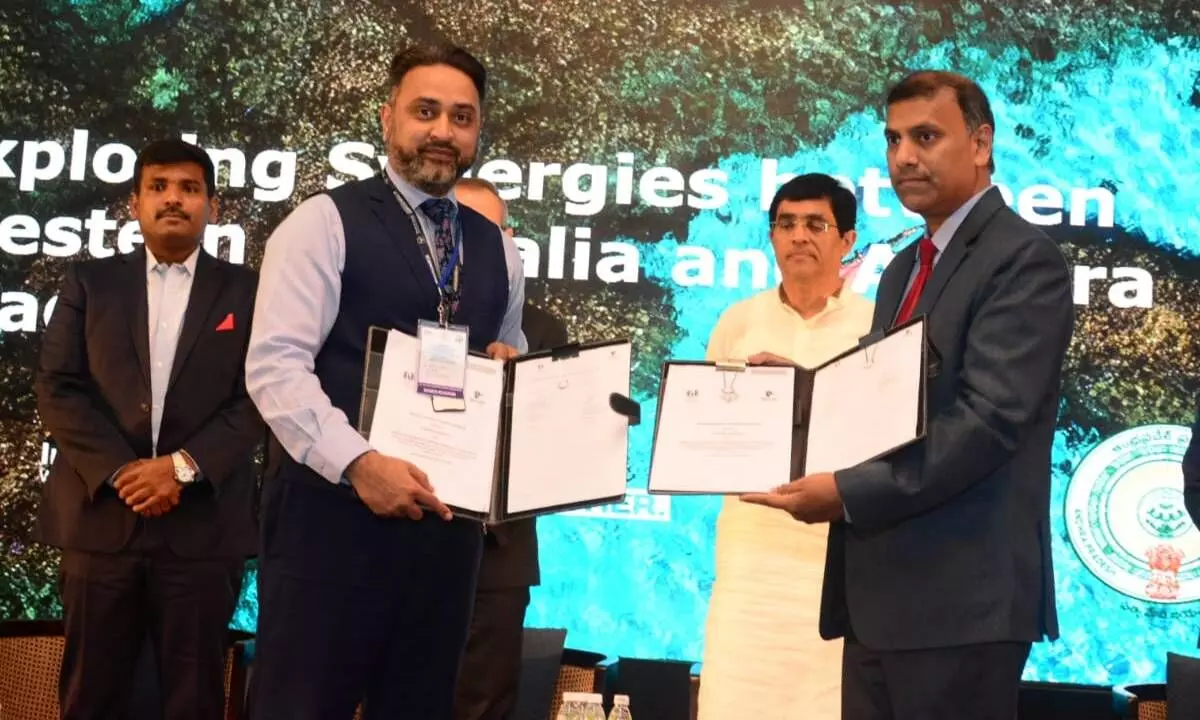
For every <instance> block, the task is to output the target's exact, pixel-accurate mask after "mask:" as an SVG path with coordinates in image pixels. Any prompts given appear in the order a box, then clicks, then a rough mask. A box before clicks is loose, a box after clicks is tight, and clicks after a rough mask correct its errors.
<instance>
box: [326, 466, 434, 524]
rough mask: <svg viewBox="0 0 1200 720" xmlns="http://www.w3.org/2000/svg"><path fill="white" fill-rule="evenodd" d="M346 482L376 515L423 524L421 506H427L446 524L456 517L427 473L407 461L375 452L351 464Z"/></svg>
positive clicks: (347, 470)
mask: <svg viewBox="0 0 1200 720" xmlns="http://www.w3.org/2000/svg"><path fill="white" fill-rule="evenodd" d="M346 478H347V479H348V480H349V481H350V484H351V485H353V486H354V492H356V493H358V497H359V499H361V500H362V501H363V503H365V504H366V506H367V507H368V508H370V509H371V512H373V513H375V514H376V515H380V516H383V517H403V516H408V517H409V518H411V519H413V520H420V519H421V516H422V515H423V513H422V512H421V506H422V505H424V506H426V507H427V508H429V509H431V510H433V511H434V512H435V513H437V514H438V515H439V516H441V518H442V519H443V520H450V519H452V518H453V517H454V515H453V514H452V513H451V512H450V508H448V507H446V506H445V505H443V504H442V501H441V500H438V498H437V495H434V494H433V486H432V485H430V484H429V478H428V477H427V476H426V475H425V473H423V472H421V469H420V468H418V467H417V466H416V465H413V464H412V463H410V462H408V461H407V460H401V459H400V458H394V457H388V456H387V455H383V454H380V453H378V452H375V451H374V450H372V451H370V452H368V453H366V454H364V455H360V456H359V457H358V459H356V460H355V461H354V462H352V463H350V467H348V468H346Z"/></svg>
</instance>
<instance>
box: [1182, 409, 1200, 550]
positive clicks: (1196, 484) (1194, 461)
mask: <svg viewBox="0 0 1200 720" xmlns="http://www.w3.org/2000/svg"><path fill="white" fill-rule="evenodd" d="M1183 501H1184V504H1186V505H1187V511H1188V514H1189V515H1191V516H1192V522H1193V523H1195V524H1196V526H1197V527H1200V410H1197V411H1196V422H1195V424H1194V425H1192V441H1191V443H1189V444H1188V449H1187V452H1186V453H1185V454H1184V456H1183Z"/></svg>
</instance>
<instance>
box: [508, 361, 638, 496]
mask: <svg viewBox="0 0 1200 720" xmlns="http://www.w3.org/2000/svg"><path fill="white" fill-rule="evenodd" d="M631 369H632V345H631V344H630V343H627V342H625V343H620V344H613V345H603V346H600V347H595V348H587V349H584V350H581V351H580V353H579V355H578V356H575V357H568V358H562V359H559V360H554V359H551V358H549V357H546V358H538V359H534V360H528V361H525V362H521V363H517V364H516V367H515V377H514V382H513V398H512V425H511V431H510V432H511V436H510V438H509V456H508V473H507V477H508V496H507V510H508V512H509V513H522V512H535V511H539V510H543V509H547V508H553V507H559V506H563V505H582V504H585V503H588V502H592V501H598V500H604V499H606V498H613V497H619V496H621V495H623V494H624V493H625V486H626V474H627V462H628V456H629V420H628V418H626V417H625V416H624V415H618V414H617V413H616V412H614V411H613V409H612V408H611V407H610V406H609V403H608V396H609V395H610V394H612V393H619V394H621V395H626V396H628V395H629V374H630V370H631Z"/></svg>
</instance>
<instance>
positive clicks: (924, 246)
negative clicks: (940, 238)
mask: <svg viewBox="0 0 1200 720" xmlns="http://www.w3.org/2000/svg"><path fill="white" fill-rule="evenodd" d="M917 253H918V257H919V260H920V263H921V267H923V268H924V267H933V260H934V258H936V257H937V245H934V244H933V238H931V237H929V236H928V235H925V236H923V237H922V238H921V242H920V244H918V245H917Z"/></svg>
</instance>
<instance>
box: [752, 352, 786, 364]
mask: <svg viewBox="0 0 1200 720" xmlns="http://www.w3.org/2000/svg"><path fill="white" fill-rule="evenodd" d="M746 364H747V365H791V366H795V364H796V363H794V362H792V361H791V360H788V359H787V358H785V357H780V356H779V355H776V354H775V353H769V352H760V353H754V354H753V355H751V356H750V357H748V358H746Z"/></svg>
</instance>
